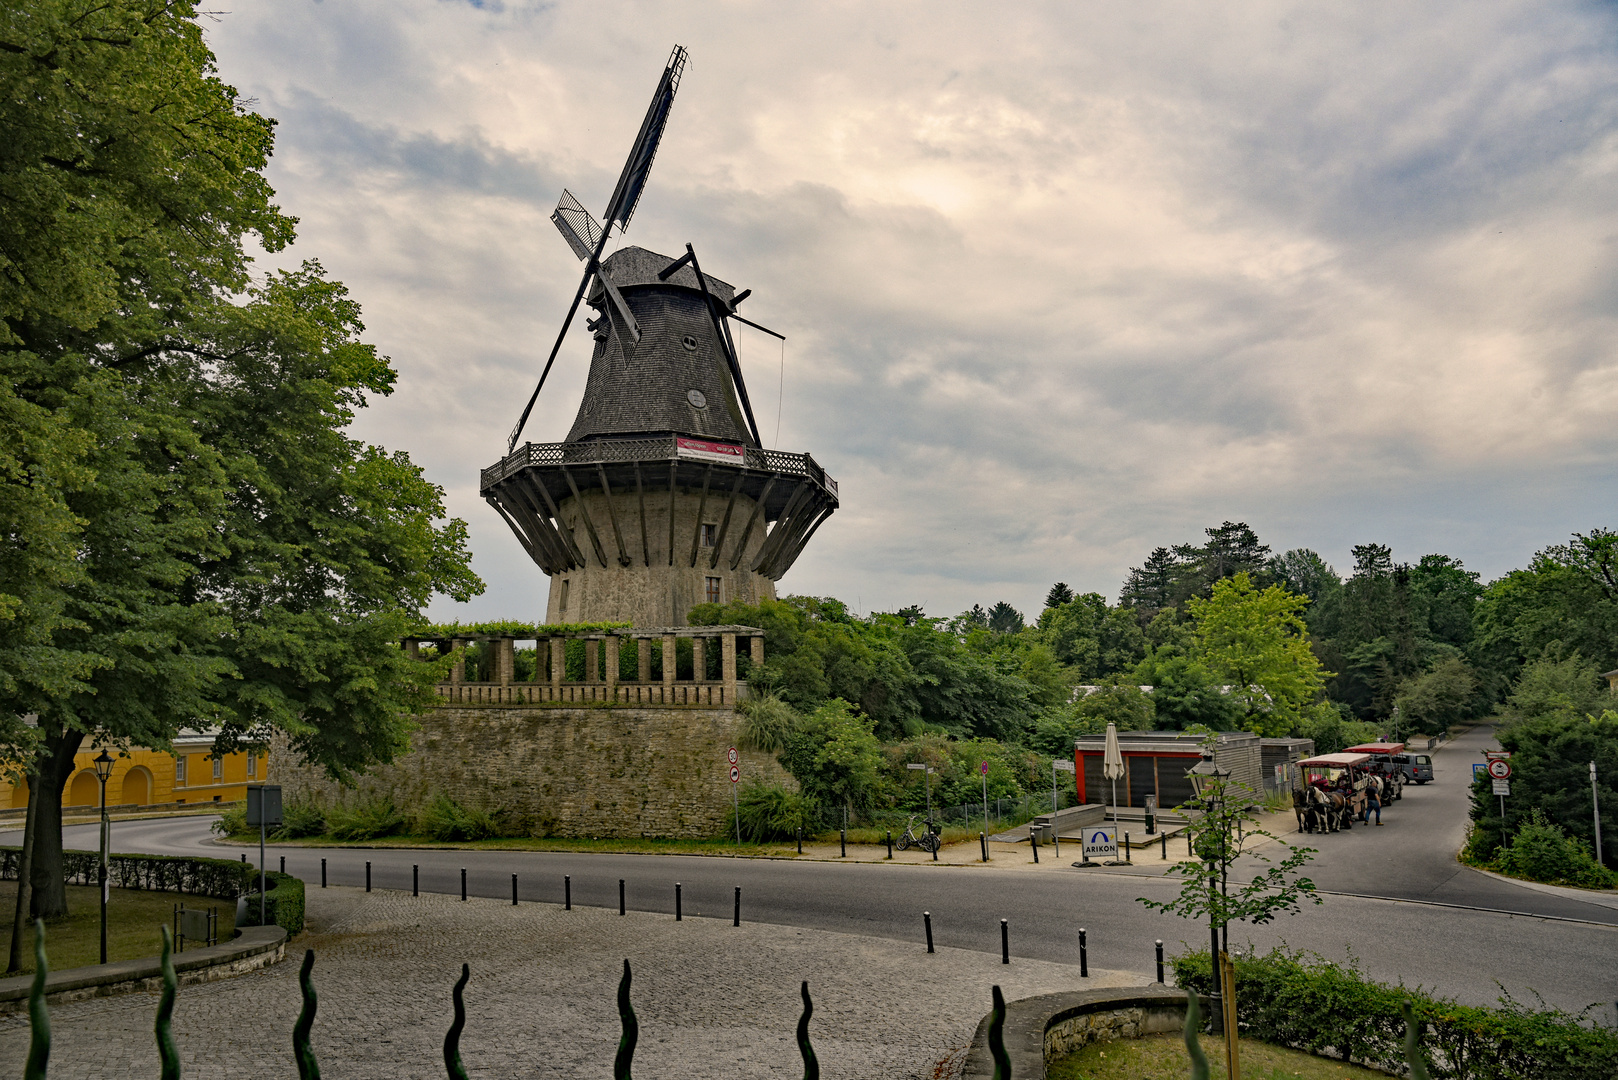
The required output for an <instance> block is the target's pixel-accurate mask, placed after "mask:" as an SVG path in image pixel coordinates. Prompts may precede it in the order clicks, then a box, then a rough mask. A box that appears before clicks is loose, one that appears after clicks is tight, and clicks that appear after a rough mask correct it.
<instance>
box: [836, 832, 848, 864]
mask: <svg viewBox="0 0 1618 1080" xmlns="http://www.w3.org/2000/svg"><path fill="white" fill-rule="evenodd" d="M837 846H838V847H839V848H841V849H842V855H841V856H840V857H841V858H844V859H846V858H848V830H847V829H838V830H837Z"/></svg>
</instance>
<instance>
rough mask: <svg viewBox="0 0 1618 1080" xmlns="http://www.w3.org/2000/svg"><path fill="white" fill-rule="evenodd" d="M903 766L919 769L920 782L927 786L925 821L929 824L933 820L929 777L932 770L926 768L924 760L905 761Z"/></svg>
mask: <svg viewBox="0 0 1618 1080" xmlns="http://www.w3.org/2000/svg"><path fill="white" fill-rule="evenodd" d="M905 768H906V769H911V770H915V771H919V772H920V773H921V774H922V776H921V782H922V784H924V785H925V786H926V788H927V823H928V824H929V825H930V824H932V820H933V782H932V780H931V779H929V778H930V777H931V776H932V774H933V770H931V769H929V768H927V763H926V762H924V761H911V762H907V763H906V764H905Z"/></svg>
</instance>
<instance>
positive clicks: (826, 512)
mask: <svg viewBox="0 0 1618 1080" xmlns="http://www.w3.org/2000/svg"><path fill="white" fill-rule="evenodd" d="M834 509H836V508H835V507H833V506H831V505H829V504H825V505H822V506H820V507H819V508H818V509H817V510H816V511H814V519H813V521H812V522H811V523H810V525H809V527H808V528H807V529H805V530H804V531H803V535H801V536H799V537H798V538H797V539H796V540H794V541H792V542H791V543H790V544H788V545H787V549H786V550H785V551H783V552H782V553H781V554H780V555H779V556H777V557H776V564H777V565H778V566H779V567H780V570H781V573H782V574H783V575H784V574H785V573H786V572H787V571H788V570H790V569H792V564H793V563H794V562H796V561H797V559H798V556H799V555H801V554H802V553H803V549H804V548H805V547H806V546H807V545H808V543H809V538H810V537H811V536H813V535H815V530H816V529H818V528H820V525H821V522H823V521H825V520H826V519H827V518H829V517H831V515H832V511H833V510H834Z"/></svg>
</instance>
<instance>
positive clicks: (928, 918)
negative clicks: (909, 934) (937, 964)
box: [921, 911, 933, 952]
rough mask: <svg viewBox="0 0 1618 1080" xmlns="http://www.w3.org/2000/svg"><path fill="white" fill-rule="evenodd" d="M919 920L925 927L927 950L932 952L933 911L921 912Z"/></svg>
mask: <svg viewBox="0 0 1618 1080" xmlns="http://www.w3.org/2000/svg"><path fill="white" fill-rule="evenodd" d="M921 921H922V925H924V926H926V927H927V951H928V952H932V951H933V913H932V912H930V911H924V912H922V913H921Z"/></svg>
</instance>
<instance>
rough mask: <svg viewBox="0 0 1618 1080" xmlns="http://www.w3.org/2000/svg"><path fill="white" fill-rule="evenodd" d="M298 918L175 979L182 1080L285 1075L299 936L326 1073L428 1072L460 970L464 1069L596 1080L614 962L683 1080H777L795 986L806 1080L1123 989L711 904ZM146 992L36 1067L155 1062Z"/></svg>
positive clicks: (64, 1013)
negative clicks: (1037, 1009) (807, 1014)
mask: <svg viewBox="0 0 1618 1080" xmlns="http://www.w3.org/2000/svg"><path fill="white" fill-rule="evenodd" d="M309 924H310V928H311V929H310V931H309V932H308V933H306V934H305V935H303V937H301V938H300V939H299V940H298V941H297V942H295V943H293V944H292V945H291V946H289V947H288V950H287V955H288V958H287V960H286V961H285V962H283V963H281V964H279V965H276V966H275V967H272V968H268V969H265V970H262V971H259V972H255V973H252V974H248V975H244V976H240V977H238V978H235V979H229V980H224V981H221V982H215V983H208V984H203V985H198V986H192V987H185V988H183V989H182V990H181V991H180V995H179V1001H178V1004H177V1006H176V1009H175V1023H174V1029H175V1035H176V1038H177V1040H178V1042H179V1045H180V1048H181V1053H182V1055H183V1058H184V1061H185V1071H186V1075H187V1076H191V1077H230V1078H233V1080H234V1078H246V1077H266V1078H272V1077H273V1078H288V1080H290V1078H294V1077H296V1076H297V1069H296V1066H295V1065H294V1064H293V1061H292V1057H291V1046H292V1042H291V1039H292V1025H293V1023H294V1021H295V1020H296V1019H297V1015H298V1009H299V1006H300V999H299V995H298V964H299V962H300V961H301V959H302V956H303V950H304V948H313V949H314V950H315V957H316V962H315V968H314V981H315V986H316V990H317V992H318V994H319V1012H318V1015H317V1018H316V1021H315V1027H314V1045H315V1052H316V1054H317V1056H318V1057H319V1058H320V1063H321V1072H322V1074H323V1075H324V1076H325V1077H327V1078H328V1080H351V1078H352V1080H370V1078H376V1080H398V1078H400V1077H404V1076H410V1077H417V1076H420V1077H426V1076H435V1075H436V1076H442V1075H444V1071H443V1069H444V1067H443V1060H442V1045H443V1038H444V1033H445V1031H447V1029H448V1027H449V1024H450V1022H451V1020H452V1019H453V1006H452V1004H451V999H450V991H451V988H452V986H453V985H454V982H455V980H456V979H457V978H458V977H459V975H460V966H461V963H462V962H463V961H465V962H466V963H469V964H470V965H471V968H472V979H471V982H470V983H469V984H468V986H467V989H466V1005H467V1023H466V1030H465V1032H464V1033H463V1035H462V1037H461V1053H462V1057H463V1059H464V1061H465V1063H466V1066H467V1071H468V1073H469V1074H470V1075H471V1076H472V1077H477V1078H496V1077H498V1078H501V1080H506V1078H516V1080H530V1078H538V1077H569V1078H571V1077H605V1076H608V1075H610V1074H611V1069H612V1060H613V1055H614V1054H615V1053H616V1050H617V1045H618V1038H619V1024H618V1014H617V1004H616V991H617V984H618V977H619V974H620V972H621V970H622V965H623V961H624V959H625V958H628V959H629V961H630V963H631V965H632V967H633V969H634V983H633V988H632V991H631V997H632V1001H633V1003H634V1007H635V1011H636V1013H637V1015H638V1016H639V1019H640V1043H639V1046H638V1048H637V1050H636V1053H635V1072H636V1074H637V1075H640V1076H647V1077H656V1076H682V1077H690V1078H692V1080H703V1078H710V1077H711V1078H715V1080H719V1078H725V1080H730V1078H738V1080H740V1078H754V1077H757V1078H763V1077H798V1076H802V1075H803V1067H802V1064H801V1062H800V1059H799V1057H798V1053H797V1047H796V1039H795V1029H796V1024H797V1019H798V1014H799V1011H800V1009H801V1002H800V999H799V995H798V984H799V981H800V980H803V979H807V980H808V981H809V989H810V993H811V994H812V995H813V997H814V1002H815V1013H814V1017H813V1019H812V1020H811V1022H810V1038H811V1039H812V1041H813V1043H814V1046H815V1052H816V1054H817V1055H818V1056H819V1059H820V1063H821V1068H822V1071H823V1075H824V1076H826V1077H827V1080H841V1078H850V1080H852V1078H867V1077H869V1078H872V1080H875V1078H879V1077H880V1078H883V1080H893V1078H900V1077H916V1078H918V1080H933V1078H935V1077H950V1076H954V1075H956V1074H958V1072H959V1068H960V1063H961V1059H962V1057H963V1053H964V1049H965V1047H966V1044H967V1043H968V1041H970V1039H971V1037H972V1033H973V1031H974V1029H975V1028H976V1026H977V1023H978V1021H979V1020H980V1019H981V1018H982V1016H983V1014H984V1013H985V1012H987V1011H988V1009H989V988H990V987H991V986H992V985H995V984H998V985H1000V986H1001V987H1002V989H1003V990H1004V991H1005V993H1006V996H1007V997H1008V998H1019V997H1026V996H1029V995H1032V994H1043V993H1050V992H1052V991H1057V990H1071V989H1080V988H1091V987H1099V986H1109V985H1112V986H1120V985H1143V983H1144V981H1143V980H1142V979H1141V977H1140V976H1138V975H1134V974H1132V973H1121V972H1104V971H1093V973H1092V977H1091V978H1089V979H1086V980H1082V981H1081V980H1080V979H1079V978H1078V969H1077V968H1076V967H1073V966H1068V965H1063V964H1053V963H1048V962H1043V961H1035V960H1021V959H1017V958H1015V957H1013V959H1012V963H1011V964H1010V965H1002V964H1001V963H1000V962H999V959H1000V958H999V957H998V956H997V955H993V954H988V953H977V952H968V951H965V950H957V949H941V950H939V951H938V952H937V953H936V954H933V955H928V954H927V952H926V950H925V948H924V946H923V945H922V944H921V943H920V942H917V943H908V942H897V941H890V940H887V939H882V938H868V937H860V936H858V935H853V934H837V933H829V932H826V931H818V930H805V929H799V928H796V927H784V926H771V925H765V924H758V923H751V924H744V925H742V926H741V927H739V928H737V927H732V926H731V925H730V922H729V920H728V919H706V918H688V919H686V920H684V921H682V922H678V923H677V922H675V921H674V919H673V918H672V917H671V916H667V915H656V914H648V913H636V912H631V913H630V914H629V915H627V916H623V917H620V916H619V915H618V914H617V913H616V911H611V910H605V909H599V908H576V909H575V910H573V911H571V912H568V911H563V910H562V909H561V907H560V906H556V905H548V904H524V905H522V906H520V907H515V908H514V907H512V906H511V905H510V904H509V903H504V902H501V901H497V900H479V899H473V900H469V901H467V902H464V903H463V902H461V901H460V900H457V899H455V898H454V897H448V896H422V897H419V898H413V897H411V896H410V895H408V894H406V893H393V892H373V893H370V894H366V893H365V892H363V891H361V890H358V889H336V888H333V889H326V890H311V892H310V894H309ZM156 1004H157V997H156V995H155V994H135V995H129V996H125V997H118V998H108V999H103V1000H99V1001H88V1002H79V1003H76V1004H72V1005H66V1006H62V1007H60V1008H57V1009H53V1010H52V1014H51V1026H52V1031H53V1039H52V1052H51V1075H52V1076H53V1077H64V1078H65V1077H74V1078H77V1077H96V1078H103V1077H104V1078H106V1080H124V1078H126V1077H127V1078H135V1077H139V1078H141V1080H146V1078H149V1077H152V1076H155V1075H157V1072H158V1061H157V1051H156V1047H155V1045H154V1043H153V1040H152V1020H153V1016H154V1013H155V1009H156ZM27 1046H28V1028H27V1022H26V1019H25V1018H23V1017H8V1018H5V1019H4V1020H3V1021H0V1061H10V1062H21V1061H22V1060H23V1059H24V1057H25V1056H26V1053H27Z"/></svg>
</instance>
